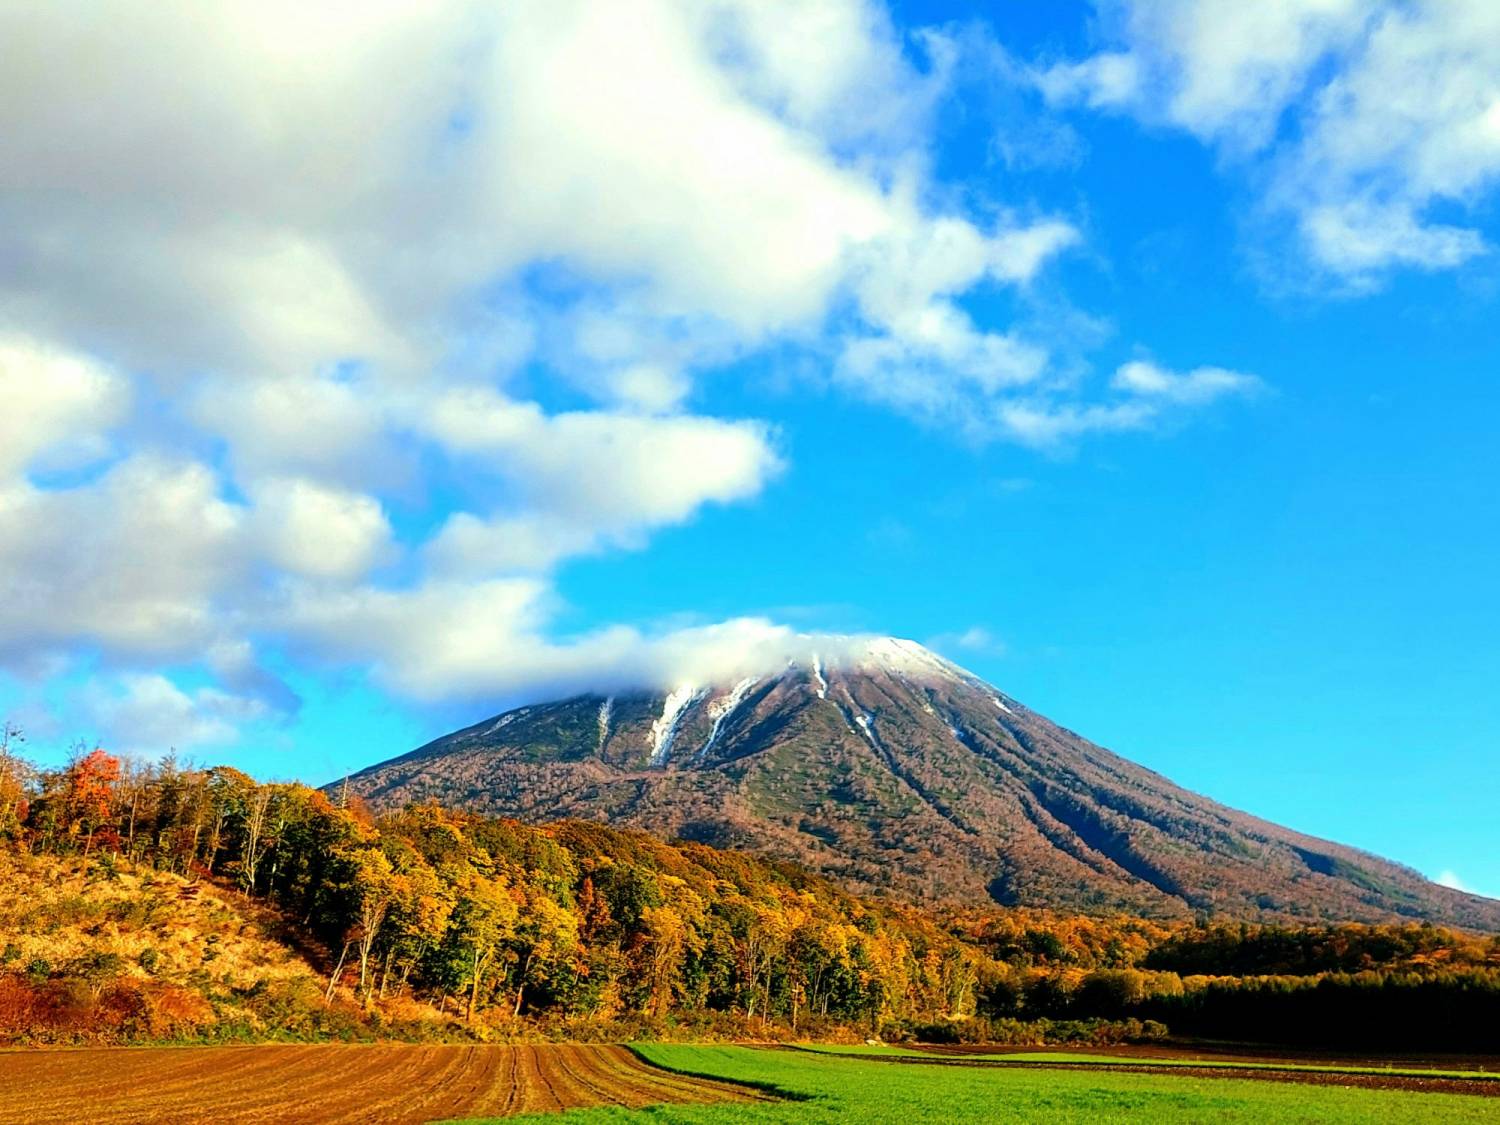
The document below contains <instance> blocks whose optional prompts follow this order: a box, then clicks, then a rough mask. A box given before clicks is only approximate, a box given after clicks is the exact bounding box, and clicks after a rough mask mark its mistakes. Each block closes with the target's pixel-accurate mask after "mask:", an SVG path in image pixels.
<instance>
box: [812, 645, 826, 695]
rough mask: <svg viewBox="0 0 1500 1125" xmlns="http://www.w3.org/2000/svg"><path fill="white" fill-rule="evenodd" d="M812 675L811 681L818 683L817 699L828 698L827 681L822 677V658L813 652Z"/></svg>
mask: <svg viewBox="0 0 1500 1125" xmlns="http://www.w3.org/2000/svg"><path fill="white" fill-rule="evenodd" d="M812 676H813V683H815V684H817V685H818V688H817V691H818V698H819V699H827V698H828V681H827V680H825V679H824V678H823V658H822V657H820V656H819V655H818V654H817V653H813V659H812Z"/></svg>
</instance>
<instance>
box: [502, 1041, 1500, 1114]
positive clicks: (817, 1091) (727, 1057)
mask: <svg viewBox="0 0 1500 1125" xmlns="http://www.w3.org/2000/svg"><path fill="white" fill-rule="evenodd" d="M636 1050H637V1051H638V1053H639V1054H640V1055H641V1056H642V1057H643V1058H645V1059H647V1060H648V1061H650V1062H653V1063H655V1064H657V1065H658V1066H662V1067H665V1068H667V1069H670V1070H676V1071H681V1072H684V1073H690V1074H697V1075H704V1076H708V1077H713V1078H720V1079H727V1080H730V1081H737V1082H746V1083H752V1084H754V1085H757V1086H760V1087H762V1088H764V1089H768V1090H772V1091H774V1092H776V1093H778V1094H780V1095H782V1096H783V1097H784V1098H786V1099H787V1100H784V1101H779V1102H768V1103H766V1104H763V1105H718V1106H656V1107H652V1108H649V1109H643V1110H628V1109H619V1108H613V1107H611V1108H601V1109H589V1110H574V1111H572V1112H569V1113H565V1114H562V1115H560V1116H553V1115H549V1116H545V1117H542V1116H538V1117H530V1118H511V1119H509V1120H510V1121H513V1122H514V1121H530V1122H535V1123H537V1125H542V1123H543V1122H550V1123H565V1125H604V1123H625V1122H684V1123H691V1125H729V1123H737V1122H745V1123H746V1125H760V1123H765V1125H780V1123H783V1122H785V1123H792V1125H807V1123H833V1122H851V1121H853V1122H873V1123H882V1122H889V1123H892V1125H916V1123H917V1122H926V1121H940V1122H951V1123H962V1122H976V1123H977V1122H992V1121H1027V1122H1032V1121H1038V1122H1088V1123H1091V1125H1093V1123H1108V1122H1126V1121H1128V1122H1153V1123H1154V1122H1160V1121H1168V1122H1204V1121H1247V1122H1248V1121H1256V1122H1265V1121H1296V1122H1333V1123H1337V1122H1365V1121H1370V1122H1380V1123H1381V1125H1400V1123H1403V1122H1413V1123H1416V1122H1422V1123H1428V1122H1438V1121H1441V1122H1445V1123H1464V1122H1487V1123H1491V1125H1493V1123H1495V1122H1500V1099H1496V1098H1487V1097H1475V1096H1466V1095H1454V1094H1428V1093H1408V1092H1405V1091H1400V1090H1367V1089H1350V1088H1343V1087H1337V1086H1311V1085H1299V1084H1294V1083H1277V1082H1267V1081H1255V1080H1250V1079H1234V1078H1199V1077H1194V1076H1189V1075H1173V1074H1165V1073H1160V1072H1157V1073H1148V1072H1144V1071H1143V1072H1142V1073H1138V1074H1136V1073H1122V1072H1119V1071H1108V1072H1106V1071H1100V1072H1096V1073H1090V1072H1087V1071H1079V1070H1048V1069H1046V1068H1042V1067H1025V1068H1021V1067H1016V1068H1008V1067H960V1066H930V1067H929V1066H912V1065H908V1066H903V1065H896V1064H892V1063H889V1062H879V1061H875V1060H863V1059H859V1058H855V1057H849V1056H835V1055H829V1054H815V1053H811V1052H805V1051H780V1050H768V1049H759V1048H751V1047H722V1046H679V1045H672V1044H658V1043H651V1044H643V1045H640V1046H638V1047H637V1048H636Z"/></svg>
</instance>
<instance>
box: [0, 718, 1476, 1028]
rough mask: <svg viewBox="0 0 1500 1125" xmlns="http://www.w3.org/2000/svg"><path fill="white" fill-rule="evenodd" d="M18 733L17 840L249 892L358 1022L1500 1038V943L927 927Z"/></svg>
mask: <svg viewBox="0 0 1500 1125" xmlns="http://www.w3.org/2000/svg"><path fill="white" fill-rule="evenodd" d="M3 733H4V737H3V738H0V841H3V842H4V843H5V845H6V846H10V847H13V848H19V849H25V850H29V851H31V852H35V853H40V854H54V855H60V856H72V857H76V858H78V859H81V860H83V861H86V862H89V863H96V864H113V863H118V862H122V861H123V862H128V863H132V864H136V865H145V866H148V867H151V868H155V869H159V870H164V871H169V872H174V873H177V874H179V875H184V876H187V877H189V878H199V879H212V880H215V881H217V882H219V883H220V884H221V885H229V886H233V887H235V888H237V889H238V890H239V891H240V892H241V893H243V894H244V895H245V896H247V897H250V898H253V899H256V900H259V901H260V902H263V903H265V904H268V905H270V906H272V907H274V908H275V909H276V910H277V911H278V912H279V914H280V915H281V916H283V917H284V918H285V919H286V923H287V925H288V926H289V927H292V928H294V929H295V930H296V931H297V933H298V934H301V935H304V937H305V938H309V939H311V942H312V944H313V947H314V948H315V949H316V950H317V951H318V954H319V960H320V962H321V964H322V965H323V969H324V971H325V974H326V980H327V985H326V994H325V999H326V1000H327V1001H328V1002H332V1001H333V1000H334V998H335V997H336V996H337V997H344V998H352V1000H353V1002H354V1003H356V1004H358V1005H360V1006H362V1007H363V1008H364V1009H366V1010H373V1009H378V1008H379V1006H380V1005H381V1004H383V1003H384V1002H385V1001H387V1000H390V999H394V998H415V999H418V1000H421V1001H423V1002H426V1003H430V1004H431V1005H433V1006H434V1007H436V1008H437V1009H438V1010H439V1011H440V1012H441V1013H444V1014H446V1015H448V1016H449V1017H451V1018H454V1019H457V1020H461V1021H466V1022H469V1023H484V1022H492V1021H495V1020H508V1019H516V1018H557V1019H569V1020H585V1021H587V1020H592V1021H610V1020H617V1019H621V1018H626V1017H632V1016H635V1017H645V1018H652V1019H662V1018H668V1017H674V1016H683V1015H688V1014H703V1013H709V1014H713V1013H721V1014H727V1015H733V1016H735V1017H737V1018H740V1019H743V1020H760V1021H775V1022H777V1023H779V1024H782V1025H785V1026H789V1027H791V1028H795V1029H802V1030H806V1029H808V1028H809V1027H812V1028H817V1027H824V1026H830V1025H833V1024H842V1025H847V1026H853V1027H857V1028H860V1029H863V1030H866V1031H867V1032H870V1033H887V1034H889V1033H893V1032H894V1033H901V1032H902V1031H903V1030H905V1031H911V1030H913V1029H919V1030H924V1031H925V1033H927V1034H930V1035H932V1036H934V1037H943V1036H945V1035H946V1036H951V1035H957V1034H959V1029H961V1028H962V1027H963V1026H965V1025H966V1024H967V1026H968V1027H969V1028H970V1031H969V1033H970V1034H983V1033H985V1030H986V1029H988V1031H989V1032H990V1033H992V1034H996V1033H998V1032H996V1029H997V1028H1001V1027H1002V1025H1003V1027H1004V1029H1005V1030H1004V1034H1005V1035H1006V1036H1008V1037H1013V1038H1014V1037H1019V1038H1025V1036H1026V1034H1028V1033H1026V1032H1024V1031H1022V1030H1018V1027H1019V1025H1020V1024H1024V1023H1031V1024H1033V1025H1035V1024H1036V1022H1037V1021H1043V1020H1045V1021H1050V1023H1049V1026H1051V1025H1053V1024H1056V1023H1058V1021H1098V1020H1111V1021H1136V1023H1135V1024H1134V1025H1133V1026H1143V1025H1144V1023H1145V1021H1153V1026H1154V1025H1155V1024H1165V1025H1166V1026H1168V1027H1170V1028H1171V1029H1172V1030H1173V1031H1174V1032H1177V1033H1187V1034H1194V1035H1204V1036H1215V1037H1228V1038H1244V1037H1246V1036H1247V1035H1248V1036H1249V1037H1253V1038H1256V1039H1260V1040H1263V1041H1268V1042H1274V1041H1278V1040H1280V1041H1295V1040H1298V1039H1305V1038H1306V1037H1307V1036H1309V1035H1313V1036H1315V1037H1319V1038H1320V1040H1321V1041H1327V1042H1336V1041H1338V1040H1339V1039H1345V1040H1349V1041H1351V1042H1352V1041H1354V1040H1356V1039H1357V1040H1359V1041H1360V1042H1371V1041H1378V1042H1381V1043H1386V1044H1403V1045H1405V1044H1410V1045H1438V1044H1439V1043H1442V1044H1453V1045H1462V1046H1466V1047H1470V1048H1474V1049H1477V1048H1478V1046H1479V1045H1480V1044H1481V1043H1489V1044H1492V1045H1493V1044H1495V1039H1496V1031H1495V1028H1497V1027H1500V1019H1497V1018H1496V1017H1497V1016H1500V939H1496V938H1494V937H1484V936H1478V935H1471V934H1464V933H1460V932H1456V931H1452V930H1448V929H1444V928H1441V927H1435V926H1428V925H1420V924H1401V925H1389V926H1367V925H1350V926H1339V927H1278V926H1253V925H1248V924H1242V923H1224V922H1215V921H1213V920H1201V921H1200V922H1199V923H1197V924H1184V923H1172V924H1169V923H1162V922H1159V921H1151V920H1145V919H1139V918H1129V917H1123V916H1116V917H1103V918H1096V917H1088V916H1068V915H1058V914H1055V913H1052V912H1047V911H1035V910H1023V909H1008V910H1002V909H985V910H977V911H949V912H946V913H942V912H934V911H932V910H924V909H919V908H916V907H912V906H907V905H903V904H900V903H894V902H886V901H881V900H871V899H862V898H858V897H856V896H853V895H851V894H848V893H846V892H844V891H842V890H840V889H838V888H837V887H836V886H834V885H833V884H831V883H829V882H827V881H826V880H824V879H822V878H820V877H817V876H814V875H811V874H809V873H807V872H806V871H804V870H802V869H800V868H798V867H796V866H795V865H792V864H786V863H778V862H775V861H771V860H766V859H760V858H755V857H751V856H748V855H744V854H741V853H735V852H728V851H719V850H716V849H713V848H710V847H708V846H705V845H700V844H692V843H682V842H679V843H676V844H668V843H666V842H663V841H660V840H656V839H654V838H652V837H650V836H647V835H645V834H643V833H639V832H634V831H620V830H615V829H610V828H608V827H605V826H603V825H599V824H593V823H582V822H561V823H557V824H551V825H544V826H529V825H523V824H520V823H517V822H515V821H508V820H498V819H490V818H484V817H479V816H473V815H468V814H464V813H460V812H455V811H452V810H448V809H444V808H440V807H438V806H436V805H430V804H428V805H413V806H409V807H407V808H405V809H403V810H401V811H399V812H396V813H393V814H390V815H386V816H381V817H375V816H373V815H371V814H370V813H369V811H368V810H367V809H365V808H364V807H363V806H362V805H361V804H359V803H358V802H357V801H345V800H342V799H341V798H340V796H339V794H338V792H337V790H335V791H334V792H332V793H329V792H325V791H322V790H317V789H313V788H310V787H308V786H305V785H302V784H298V783H263V782H258V781H256V780H255V779H253V778H251V777H249V776H247V775H246V774H244V773H242V772H240V771H239V770H236V769H233V768H230V767H224V766H219V767H213V768H199V767H196V766H188V765H183V764H181V763H179V762H178V761H176V760H175V759H173V758H171V757H168V758H166V759H163V760H162V761H160V762H155V763H141V762H132V761H129V760H124V759H121V758H119V757H116V756H114V755H111V754H109V753H107V752H105V751H103V750H100V749H93V750H87V751H85V750H84V749H82V748H80V750H79V751H78V752H77V753H75V754H74V755H73V757H72V759H71V760H70V761H69V763H68V764H67V765H66V766H64V767H62V768H58V769H40V768H37V767H35V766H33V765H32V764H30V763H28V762H27V761H26V760H25V759H23V758H22V757H20V756H19V755H18V754H17V753H16V749H17V739H16V736H15V735H16V732H14V731H13V729H12V728H8V727H7V728H5V730H4V732H3ZM945 1028H946V1029H947V1030H946V1031H944V1030H943V1029H945ZM976 1029H977V1030H976ZM1311 1029H1317V1030H1316V1031H1314V1030H1311ZM1098 1034H1099V1035H1105V1034H1106V1032H1103V1031H1100V1032H1098Z"/></svg>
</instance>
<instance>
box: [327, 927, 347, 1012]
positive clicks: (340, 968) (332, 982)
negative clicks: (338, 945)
mask: <svg viewBox="0 0 1500 1125" xmlns="http://www.w3.org/2000/svg"><path fill="white" fill-rule="evenodd" d="M347 956H349V943H348V942H347V941H346V942H344V948H343V949H342V950H340V951H339V963H338V964H337V965H335V966H334V967H333V975H332V976H331V977H329V978H328V992H327V993H326V994H325V995H324V997H323V1004H324V1005H325V1006H326V1005H328V1004H331V1003H333V990H334V989H335V988H337V987H338V984H339V977H341V976H342V975H343V973H344V958H345V957H347Z"/></svg>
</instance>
